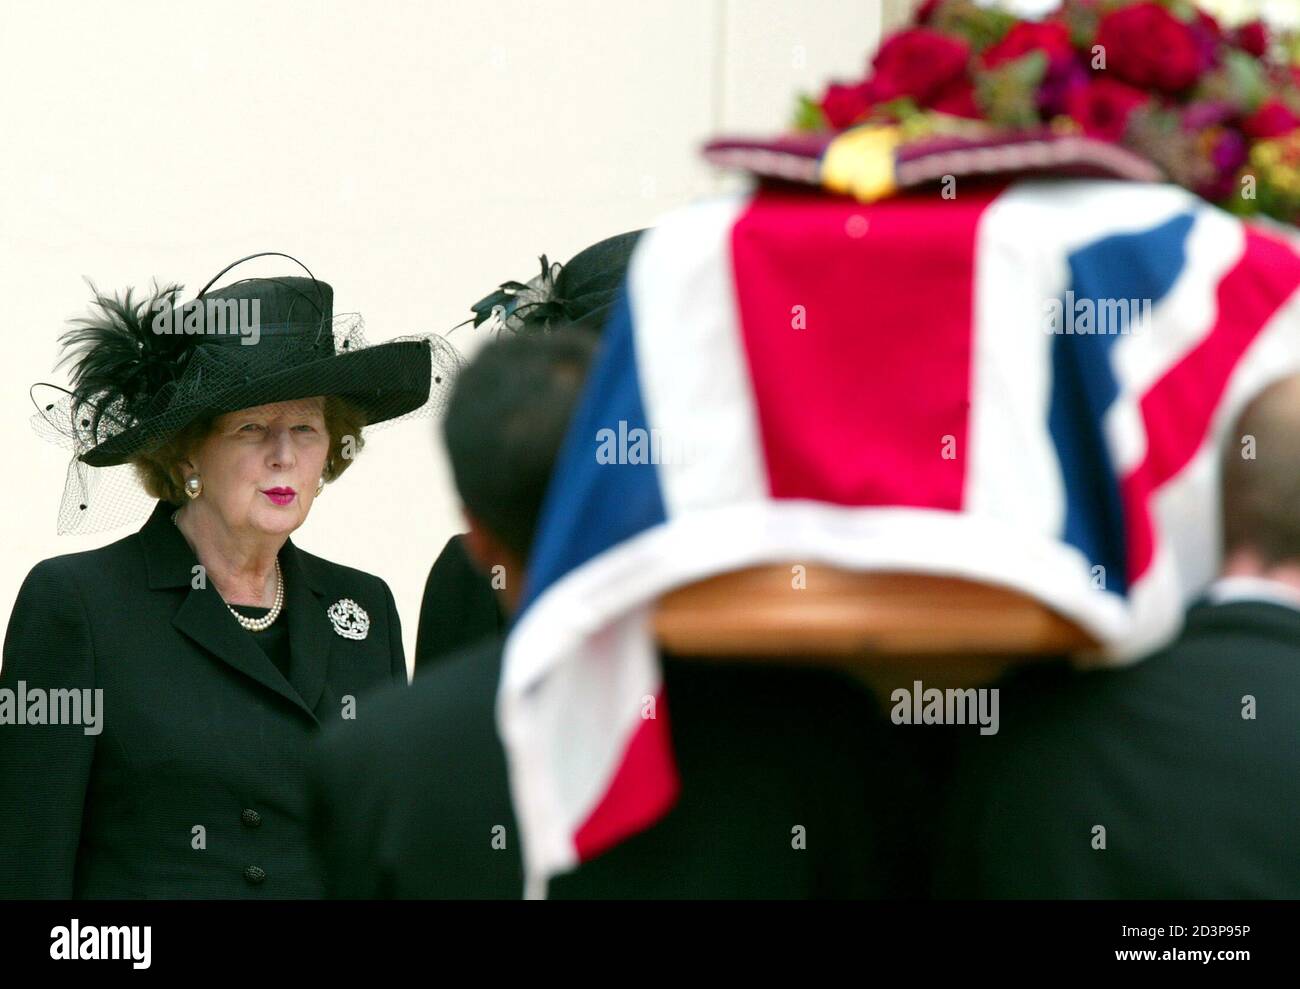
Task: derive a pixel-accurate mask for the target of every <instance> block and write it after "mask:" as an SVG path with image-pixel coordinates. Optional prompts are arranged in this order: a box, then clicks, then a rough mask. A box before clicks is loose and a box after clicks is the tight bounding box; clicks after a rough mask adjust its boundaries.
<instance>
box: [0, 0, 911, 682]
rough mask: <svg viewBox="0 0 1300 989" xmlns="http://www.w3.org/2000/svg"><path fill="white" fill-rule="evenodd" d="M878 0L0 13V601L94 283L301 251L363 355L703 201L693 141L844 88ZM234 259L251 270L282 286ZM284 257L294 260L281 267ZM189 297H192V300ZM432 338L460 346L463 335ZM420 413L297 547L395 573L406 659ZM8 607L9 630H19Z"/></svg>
mask: <svg viewBox="0 0 1300 989" xmlns="http://www.w3.org/2000/svg"><path fill="white" fill-rule="evenodd" d="M910 6H912V4H911V3H909V2H890V0H656V2H655V3H652V4H643V3H632V2H627V0H619V2H613V3H611V2H599V0H553V2H550V3H544V4H543V3H536V2H527V0H474V2H469V0H455V2H451V0H446V2H428V0H425V2H412V0H400V2H394V0H386V2H382V3H375V2H372V3H362V2H358V0H334V2H314V3H291V2H269V3H268V2H247V0H228V2H223V3H222V4H219V5H218V4H197V3H186V4H177V3H164V2H135V3H131V4H103V3H99V2H87V0H62V2H60V3H58V4H53V5H37V4H18V3H13V2H10V0H5V2H4V3H2V4H0V133H2V134H3V135H4V145H5V148H4V152H3V154H0V297H2V298H3V306H4V311H5V322H6V326H5V340H6V347H5V352H4V357H3V362H2V364H0V375H2V376H3V388H0V442H2V443H3V449H4V454H5V457H4V464H5V467H4V473H5V483H4V484H2V485H0V526H2V527H3V529H2V531H0V539H2V543H0V545H2V546H3V553H2V555H0V608H3V614H4V615H8V614H9V611H10V608H11V607H12V604H13V601H14V598H15V596H16V595H17V592H18V588H19V586H20V584H21V583H22V580H23V578H24V577H25V576H26V574H27V573H28V571H29V570H30V569H31V568H32V566H33V565H35V563H36V562H37V561H38V560H41V559H43V558H45V557H49V556H55V555H59V554H63V553H72V552H77V551H79V550H84V549H89V548H92V547H95V546H100V545H103V544H105V543H108V542H111V541H113V540H115V539H118V538H121V537H122V536H124V535H127V534H129V533H130V532H132V531H134V530H135V529H137V528H138V527H139V525H140V524H142V523H143V521H144V519H143V518H141V519H140V520H139V522H137V523H135V524H133V525H130V526H125V527H123V528H120V529H116V530H112V531H109V532H101V533H97V534H94V535H88V536H62V537H59V536H56V535H55V512H56V508H57V505H58V501H59V497H60V494H61V492H62V487H63V481H64V473H65V469H66V467H67V456H66V454H65V452H64V451H62V450H60V449H58V448H56V447H54V446H52V445H50V444H47V443H45V442H44V441H42V440H40V439H39V438H38V437H37V436H36V435H35V433H33V432H32V430H31V428H30V426H29V424H28V419H29V417H30V415H31V414H32V411H33V409H32V406H31V403H30V400H29V398H28V392H27V390H28V386H29V385H30V384H31V383H33V382H35V381H42V380H43V381H55V382H59V383H63V382H64V380H65V379H64V378H63V377H62V376H61V375H53V374H52V367H53V364H54V361H55V358H56V355H57V349H56V344H55V340H56V337H57V335H58V333H59V332H60V330H61V329H62V328H63V325H64V322H65V321H66V320H67V319H68V318H70V317H73V316H77V315H80V314H81V313H83V312H84V311H85V306H86V302H87V300H88V298H89V296H88V291H87V289H86V286H85V284H84V283H83V280H82V279H83V276H85V277H90V278H93V279H94V280H95V282H96V283H97V284H98V285H99V286H100V287H101V288H113V289H118V288H123V287H125V286H127V285H136V286H143V285H145V284H147V283H148V281H149V280H150V279H151V278H153V277H155V276H157V277H158V278H159V279H160V280H177V281H181V282H182V283H184V285H185V286H186V288H187V289H188V290H189V292H190V293H193V292H195V291H197V290H198V289H199V287H201V285H202V284H203V282H205V281H206V280H207V279H208V278H209V277H211V276H212V275H213V274H215V273H216V272H217V271H218V270H220V268H222V267H223V266H224V265H225V264H226V263H228V262H229V261H232V260H234V259H235V258H238V257H241V256H243V255H245V254H250V253H253V252H255V251H261V250H279V251H286V252H288V253H290V254H293V255H295V256H297V257H300V258H302V259H303V260H304V261H305V262H306V263H307V264H308V266H310V267H311V268H312V270H313V271H315V272H316V274H317V276H318V277H320V278H322V279H324V280H326V281H328V282H330V283H332V284H333V286H334V289H335V308H336V311H338V312H349V311H358V312H360V313H362V314H363V315H364V317H365V319H366V323H367V330H368V333H369V335H370V337H371V339H372V340H375V339H385V338H388V337H391V336H395V335H398V334H401V333H408V332H415V331H420V332H423V331H430V330H438V331H445V330H446V329H448V328H450V327H451V326H452V325H453V324H455V323H457V322H460V321H461V320H462V319H464V317H465V315H466V313H467V312H468V306H469V303H470V302H472V301H474V300H476V299H478V298H479V297H480V296H482V295H485V294H486V293H487V292H488V291H489V290H491V289H492V288H493V287H495V285H496V284H497V283H498V282H500V281H502V280H504V279H507V278H520V279H526V278H528V277H531V276H532V275H533V274H534V273H535V271H536V268H537V262H536V257H537V255H538V254H539V253H542V252H545V253H547V254H548V255H549V256H550V257H551V258H552V259H564V258H567V257H569V256H570V255H571V254H573V253H575V252H576V251H577V250H579V249H581V248H582V247H583V246H585V245H586V244H588V243H590V242H592V241H594V240H598V239H600V238H602V237H604V236H608V235H610V234H613V233H617V232H619V231H622V230H627V229H631V228H635V227H639V226H645V225H648V224H652V223H653V222H654V221H655V218H656V217H657V216H659V215H661V214H662V213H664V212H666V211H667V210H669V209H672V208H674V207H676V206H679V205H681V204H683V203H686V202H688V201H690V200H691V199H693V198H695V197H698V196H701V195H706V194H708V193H710V192H712V191H715V190H716V189H718V188H719V181H720V180H719V179H718V178H717V177H716V176H714V175H712V174H711V173H710V172H709V170H707V169H706V168H705V167H704V166H702V165H701V164H700V163H699V162H698V159H697V155H696V148H697V147H698V145H699V143H700V142H701V141H702V140H703V139H704V138H706V137H707V136H709V135H710V134H712V133H715V132H719V131H722V130H730V131H733V132H735V131H746V130H752V131H757V132H764V131H769V130H772V129H775V128H779V127H780V126H781V125H783V124H784V122H785V121H786V119H787V117H788V115H789V111H790V108H791V107H792V105H793V99H794V94H795V93H796V92H797V91H799V90H801V89H815V88H816V87H818V86H819V85H820V84H821V83H822V82H823V81H824V80H826V79H828V78H830V77H832V76H837V75H853V74H857V73H859V72H860V70H861V67H862V65H863V62H864V60H865V58H866V56H867V53H868V52H870V51H871V50H873V49H874V48H875V46H876V42H877V39H878V37H879V34H880V31H881V27H882V23H883V24H885V25H890V24H893V23H896V22H898V21H899V20H900V19H901V18H902V17H903V16H905V11H906V9H908V8H909V7H910ZM254 264H257V265H265V267H252V268H248V269H247V270H245V269H241V271H243V272H244V273H246V274H259V273H260V274H268V273H272V272H274V271H278V270H282V269H280V268H279V266H278V265H273V264H270V263H268V262H265V261H261V262H255V263H254ZM285 264H286V265H287V264H288V262H285ZM187 297H188V296H187ZM452 340H453V341H455V342H456V344H457V345H458V346H459V347H460V348H461V350H462V351H463V352H466V353H468V352H470V351H472V349H473V348H474V347H475V346H477V344H478V342H479V339H478V336H477V335H476V333H475V332H474V331H473V330H471V329H469V328H464V329H461V330H458V331H456V333H455V334H454V336H453V337H452ZM459 526H460V519H459V511H458V507H457V504H456V500H455V497H454V493H453V491H452V487H451V482H450V477H449V474H448V470H447V466H446V462H445V457H444V453H443V450H442V448H441V441H440V438H439V436H438V431H437V429H436V427H435V424H434V423H432V422H426V423H423V424H408V425H402V426H399V427H396V428H394V429H391V430H388V431H381V432H379V433H376V434H375V435H374V437H373V438H372V439H370V440H369V441H368V444H367V447H366V449H365V451H364V453H363V454H362V455H361V457H360V459H359V461H358V463H357V465H356V466H355V467H354V468H353V469H352V470H351V471H349V473H348V474H347V475H346V476H345V477H344V478H343V479H342V480H341V481H340V482H339V483H338V484H337V485H331V486H330V487H329V488H327V489H326V491H325V493H324V494H323V496H322V497H321V499H320V500H319V501H318V502H317V504H316V507H315V508H314V509H313V512H312V515H311V517H310V519H309V520H308V522H307V523H306V525H305V526H304V527H303V528H302V529H301V530H299V532H298V533H297V534H296V535H295V540H296V541H297V542H298V543H299V544H300V545H302V546H303V547H304V548H305V549H308V550H310V551H311V552H314V553H318V554H320V555H322V556H325V557H327V558H329V559H332V560H335V561H337V562H340V563H346V564H349V565H351V566H355V567H359V568H361V569H363V570H368V571H371V572H373V573H377V574H379V575H380V576H382V577H383V578H384V579H385V580H387V581H388V583H389V585H390V586H391V587H392V588H393V592H394V594H395V596H396V598H397V603H398V608H399V610H400V613H401V616H402V621H403V633H404V639H405V642H406V650H407V661H408V664H409V663H410V661H411V657H412V651H413V646H414V641H415V632H416V623H417V619H418V616H419V606H420V597H421V592H422V589H423V584H424V579H425V576H426V575H427V573H428V569H429V566H430V564H431V563H432V561H433V559H434V557H435V555H436V554H437V553H438V551H439V550H440V549H441V547H442V545H443V543H444V542H445V540H446V539H447V538H448V536H450V535H451V534H452V533H454V532H456V531H459ZM19 620H21V616H19Z"/></svg>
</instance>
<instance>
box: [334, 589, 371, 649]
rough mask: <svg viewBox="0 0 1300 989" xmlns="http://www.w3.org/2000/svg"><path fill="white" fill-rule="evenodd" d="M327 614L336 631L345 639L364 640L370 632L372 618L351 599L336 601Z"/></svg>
mask: <svg viewBox="0 0 1300 989" xmlns="http://www.w3.org/2000/svg"><path fill="white" fill-rule="evenodd" d="M326 614H328V615H329V617H330V623H331V624H332V625H333V626H334V631H335V632H338V634H339V635H341V636H343V638H345V639H364V638H365V637H366V634H367V633H368V632H369V631H370V616H369V615H367V614H366V612H365V609H364V608H362V607H361V605H359V604H357V603H356V602H355V601H353V600H352V599H351V598H343V599H342V600H341V601H335V602H334V603H333V604H331V605H330V607H329V611H327V612H326Z"/></svg>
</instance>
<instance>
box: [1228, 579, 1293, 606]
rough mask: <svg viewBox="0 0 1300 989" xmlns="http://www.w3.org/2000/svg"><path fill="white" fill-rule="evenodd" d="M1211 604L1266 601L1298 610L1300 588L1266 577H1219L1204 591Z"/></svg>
mask: <svg viewBox="0 0 1300 989" xmlns="http://www.w3.org/2000/svg"><path fill="white" fill-rule="evenodd" d="M1206 597H1208V598H1209V599H1210V602H1211V603H1213V604H1228V603H1229V602H1232V601H1267V602H1269V603H1271V604H1280V605H1282V606H1283V607H1285V608H1295V609H1296V610H1298V611H1300V589H1297V588H1295V587H1292V586H1291V585H1290V584H1284V583H1282V582H1281V581H1280V580H1270V579H1269V578H1267V577H1220V578H1219V579H1218V580H1216V581H1215V582H1214V583H1213V584H1211V585H1210V589H1209V590H1208V591H1207V592H1206Z"/></svg>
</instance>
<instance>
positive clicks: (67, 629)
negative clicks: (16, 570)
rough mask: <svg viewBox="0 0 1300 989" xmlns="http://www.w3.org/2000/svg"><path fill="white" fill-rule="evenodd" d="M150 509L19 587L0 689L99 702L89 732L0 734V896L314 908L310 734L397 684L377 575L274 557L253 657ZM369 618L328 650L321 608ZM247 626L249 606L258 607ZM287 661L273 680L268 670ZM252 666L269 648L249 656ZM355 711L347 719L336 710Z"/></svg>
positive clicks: (398, 645)
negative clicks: (120, 534) (276, 579)
mask: <svg viewBox="0 0 1300 989" xmlns="http://www.w3.org/2000/svg"><path fill="white" fill-rule="evenodd" d="M173 510H174V509H173V506H171V505H169V504H166V503H165V502H159V503H158V506H157V508H156V509H155V511H154V513H153V515H152V516H151V517H150V518H149V520H148V522H147V523H146V524H145V526H144V527H143V528H142V529H141V530H140V531H139V532H137V533H135V534H132V535H130V536H127V537H126V538H124V539H121V540H118V541H117V542H115V543H112V544H110V545H108V546H105V547H103V548H101V549H96V550H91V551H89V552H84V553H73V554H70V555H66V556H59V557H54V558H52V559H49V560H45V561H43V562H41V563H40V564H38V565H37V566H36V567H35V568H34V569H33V570H32V572H31V573H30V574H29V575H28V577H27V579H26V580H25V581H24V583H23V586H22V589H21V591H20V592H19V595H18V601H17V604H16V605H15V607H14V611H13V615H12V617H11V619H10V622H9V628H8V632H7V634H6V637H5V643H4V666H3V669H2V670H0V687H4V688H8V689H9V690H14V691H17V690H18V689H19V684H20V682H21V683H22V684H23V689H25V690H26V692H27V693H28V694H29V695H30V694H31V692H32V691H33V690H37V689H39V690H42V691H51V690H82V689H90V690H102V691H103V695H102V697H103V701H102V706H101V707H100V711H101V722H100V724H101V727H102V731H101V733H99V734H90V735H88V734H86V733H85V731H84V728H83V726H82V725H53V724H26V725H16V724H5V725H0V897H7V898H14V897H19V898H45V897H57V898H66V897H86V898H130V899H138V898H153V897H165V898H196V897H223V898H231V897H259V898H265V897H315V896H319V895H320V894H321V893H322V891H323V885H322V879H321V874H320V871H319V869H318V866H317V863H316V862H315V861H314V859H313V857H312V854H311V849H310V843H309V841H308V820H307V803H306V790H305V787H304V773H305V761H306V757H307V753H308V751H309V744H310V743H311V741H312V739H313V738H314V737H315V736H316V735H317V734H318V732H319V731H320V730H321V728H322V727H323V726H329V725H334V724H338V723H343V724H351V723H353V722H348V721H346V720H345V719H346V717H347V715H348V711H349V707H350V706H353V708H354V710H355V713H356V717H357V719H358V720H360V719H363V718H364V716H365V713H366V705H367V703H368V699H367V698H366V696H365V695H366V693H367V691H370V690H372V689H373V688H376V687H378V686H381V685H392V684H402V685H404V684H405V682H406V666H405V662H404V657H403V653H402V638H401V628H400V625H399V623H398V617H397V610H396V606H395V605H394V602H393V596H392V594H391V592H390V591H389V589H388V587H387V585H386V584H385V583H384V582H383V581H382V580H380V579H379V578H378V577H375V576H372V575H370V574H367V573H362V572H361V571H359V570H354V569H352V568H350V567H345V566H340V565H338V564H335V563H330V562H328V561H326V560H323V559H321V558H319V557H317V556H313V555H312V554H310V553H307V552H304V551H303V550H301V549H299V548H298V547H297V546H295V545H294V543H293V541H292V540H289V541H287V542H286V543H285V545H284V547H283V548H282V550H281V552H280V566H281V569H282V571H283V576H284V589H285V605H284V611H283V613H282V614H281V616H280V618H279V620H278V621H277V622H276V623H275V625H273V626H272V629H278V631H277V632H276V635H277V636H278V638H276V637H275V636H272V637H269V638H267V639H266V640H265V641H264V642H259V639H258V637H257V636H255V635H254V634H252V633H250V632H248V631H247V630H245V629H243V628H242V627H240V625H239V623H238V622H237V621H236V620H235V618H234V616H233V615H231V614H230V611H229V610H228V609H227V607H226V604H225V602H224V601H222V599H221V597H220V595H219V594H218V593H217V591H216V589H215V587H214V586H213V585H212V584H211V583H210V582H208V583H206V584H205V586H203V587H198V588H196V587H194V586H192V581H193V578H194V571H193V569H192V568H193V567H195V566H196V565H197V559H196V557H195V555H194V552H193V550H192V549H191V548H190V546H189V544H188V543H187V542H186V541H185V538H184V536H183V535H182V534H181V533H180V531H179V530H178V529H177V528H176V526H175V525H174V524H173V523H172V521H171V514H172V511H173ZM342 598H350V599H352V600H353V601H355V602H356V603H357V604H358V605H359V606H360V607H361V608H362V609H364V610H365V612H366V613H367V614H368V615H369V618H370V628H369V631H368V633H367V634H366V636H365V638H363V639H348V638H344V637H342V636H340V635H338V634H337V633H336V632H335V630H334V626H333V624H332V623H331V621H330V619H329V618H328V616H327V610H328V608H329V607H330V605H332V604H333V603H334V602H336V601H338V600H340V599H342ZM253 610H255V609H253ZM286 646H287V653H288V657H287V658H288V662H287V674H288V676H287V677H286V676H285V675H284V673H282V672H281V671H280V670H279V669H277V663H276V662H275V657H276V656H277V654H278V655H279V656H280V657H281V658H283V657H284V651H285V647H286ZM264 649H265V651H264ZM348 698H355V704H354V705H352V702H350V701H348Z"/></svg>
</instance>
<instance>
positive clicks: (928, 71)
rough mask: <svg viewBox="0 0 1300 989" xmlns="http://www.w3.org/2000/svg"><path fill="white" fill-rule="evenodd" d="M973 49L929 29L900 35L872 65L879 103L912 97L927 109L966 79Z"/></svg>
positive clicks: (902, 32) (872, 82)
mask: <svg viewBox="0 0 1300 989" xmlns="http://www.w3.org/2000/svg"><path fill="white" fill-rule="evenodd" d="M969 61H970V48H969V47H968V46H967V45H966V43H965V42H963V41H957V40H956V39H954V38H949V37H948V36H947V35H944V34H940V33H939V32H938V31H932V30H930V29H929V28H925V27H917V28H912V29H911V30H908V31H900V32H899V33H898V34H896V35H894V36H893V37H892V38H890V39H889V40H888V41H886V42H885V43H884V44H883V45H881V46H880V51H879V52H878V53H877V55H876V60H875V62H873V63H872V64H873V67H874V69H875V73H874V75H872V77H871V89H872V93H873V94H874V95H875V97H876V99H877V100H881V101H887V100H895V99H898V98H899V97H902V96H910V97H912V99H914V100H916V102H917V103H920V104H921V105H923V106H928V105H929V104H930V101H931V100H933V99H934V98H935V97H936V96H938V94H939V93H940V92H942V91H943V89H944V87H946V86H947V85H949V84H950V83H952V82H954V81H955V80H957V79H961V78H963V77H964V76H965V75H966V65H967V63H968V62H969Z"/></svg>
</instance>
